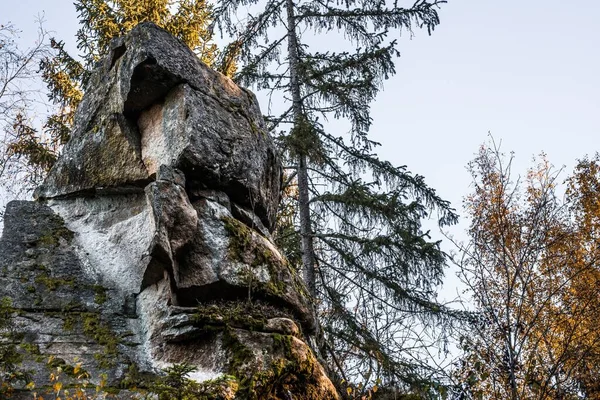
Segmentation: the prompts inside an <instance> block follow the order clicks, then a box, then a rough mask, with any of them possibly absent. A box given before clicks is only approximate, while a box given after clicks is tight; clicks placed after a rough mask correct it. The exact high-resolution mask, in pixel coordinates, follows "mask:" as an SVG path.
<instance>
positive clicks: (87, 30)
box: [10, 0, 218, 176]
mask: <svg viewBox="0 0 600 400" xmlns="http://www.w3.org/2000/svg"><path fill="white" fill-rule="evenodd" d="M74 5H75V8H76V10H77V12H78V13H79V23H80V29H79V31H78V32H77V48H78V49H79V50H80V52H81V53H80V54H79V57H75V56H73V55H72V54H69V53H68V52H67V51H66V50H65V44H64V42H63V41H59V40H56V39H52V40H51V41H50V45H51V47H52V49H53V50H54V54H53V56H49V57H46V58H45V59H44V60H43V61H42V62H41V63H40V70H41V72H42V78H43V80H44V82H45V83H46V85H47V86H48V97H49V99H50V100H51V101H52V102H53V103H54V105H55V106H56V107H55V109H54V112H52V113H51V114H50V116H49V117H48V118H47V120H46V121H45V123H43V129H44V131H45V132H44V133H45V134H46V135H45V136H46V137H47V138H49V140H45V141H42V140H41V139H40V137H41V135H39V133H38V132H37V130H36V129H35V128H34V127H32V125H31V121H29V120H28V119H27V118H25V117H24V116H23V115H20V116H19V117H18V118H17V119H15V122H14V127H13V135H14V136H15V137H16V140H15V141H13V143H11V144H10V150H11V152H12V153H13V154H16V155H22V156H25V157H27V158H28V160H29V163H30V164H32V165H33V166H34V167H37V168H38V169H39V170H41V171H47V170H49V169H50V167H52V165H53V164H54V161H55V160H56V157H57V155H58V152H59V151H60V149H61V148H62V145H63V144H64V143H66V141H67V140H68V139H69V132H70V128H71V124H72V121H73V117H74V114H75V109H76V108H77V105H78V104H79V102H80V101H81V99H82V97H83V90H84V88H85V84H86V81H87V79H88V77H89V75H90V73H91V70H92V68H93V67H94V64H95V63H96V62H97V61H98V60H99V59H100V58H101V57H102V56H103V55H104V54H106V53H107V51H108V46H109V44H110V41H111V39H113V38H114V37H118V36H121V35H124V34H125V33H127V32H128V31H129V30H131V29H132V28H133V27H135V26H136V25H137V24H139V23H141V22H144V21H152V22H154V23H156V24H157V25H159V26H161V27H163V28H164V29H166V30H167V31H169V32H171V33H172V34H173V35H175V36H176V37H178V38H179V39H181V40H183V41H184V42H185V43H186V44H187V45H188V46H189V47H190V48H191V49H192V50H193V51H195V52H196V53H197V54H198V57H200V58H201V59H202V61H204V62H205V63H207V64H208V65H211V64H213V62H214V60H215V58H216V56H217V54H218V53H217V48H216V45H215V44H214V43H213V42H212V40H211V39H212V34H211V33H210V29H209V25H210V23H211V20H210V13H211V7H210V5H209V4H208V3H207V2H206V0H177V1H171V0H144V1H138V0H76V1H75V3H74ZM43 175H44V174H43V173H42V174H41V176H43Z"/></svg>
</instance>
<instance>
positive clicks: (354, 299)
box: [214, 0, 457, 394]
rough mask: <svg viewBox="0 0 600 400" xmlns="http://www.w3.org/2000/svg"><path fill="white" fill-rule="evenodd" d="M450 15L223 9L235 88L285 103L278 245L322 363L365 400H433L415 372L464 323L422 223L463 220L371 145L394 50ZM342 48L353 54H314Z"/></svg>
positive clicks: (227, 3)
mask: <svg viewBox="0 0 600 400" xmlns="http://www.w3.org/2000/svg"><path fill="white" fill-rule="evenodd" d="M441 3H444V1H426V0H419V1H417V2H416V3H415V4H413V5H412V6H411V7H408V8H403V7H400V6H399V5H398V3H397V2H394V3H393V4H390V3H386V2H385V1H383V0H348V1H344V2H341V1H333V0H268V1H266V3H264V4H263V3H260V4H256V2H255V1H253V0H222V1H221V2H220V3H218V4H217V6H216V9H215V15H214V18H215V21H216V23H217V24H218V26H219V27H220V28H221V29H222V30H223V31H224V32H226V33H227V34H228V35H230V36H231V37H232V38H233V39H234V41H233V42H232V44H231V45H230V46H229V47H228V49H227V52H225V54H224V58H228V59H230V60H232V59H237V60H239V62H240V68H239V70H238V72H237V73H236V74H235V75H234V78H235V79H236V80H237V81H238V82H240V83H241V84H243V85H248V86H254V87H256V88H258V89H262V90H266V91H268V92H269V93H270V95H271V96H275V98H276V100H282V101H284V102H285V105H286V108H285V109H284V110H282V111H281V112H280V113H279V114H277V115H273V116H269V117H268V119H267V120H268V122H269V123H270V127H271V129H272V131H273V132H274V133H275V134H276V136H277V138H278V140H279V143H280V144H281V147H282V150H283V152H284V154H285V156H286V159H287V164H288V168H287V170H286V184H287V185H288V187H286V194H287V197H286V199H285V201H284V202H283V204H282V210H281V211H282V212H281V213H280V218H279V225H278V228H277V231H276V240H277V241H278V244H279V245H280V246H282V247H283V248H284V249H285V250H286V253H287V255H288V257H289V258H290V260H291V262H292V263H295V264H296V265H297V266H298V268H299V269H300V270H301V271H302V273H303V276H304V280H305V282H306V285H307V288H308V290H309V292H310V293H311V294H312V295H313V296H314V298H315V299H316V307H317V309H318V311H319V314H320V321H321V324H322V334H323V337H322V338H321V340H320V342H319V346H320V350H321V353H322V355H323V356H324V357H326V358H327V361H328V364H329V366H330V367H331V370H332V371H334V372H335V373H336V374H337V375H338V376H339V377H340V379H343V380H344V381H345V382H349V381H353V382H360V383H361V384H362V386H361V390H363V391H364V390H366V388H368V387H372V386H373V385H376V384H378V383H380V382H383V383H384V384H385V385H386V386H388V387H394V388H399V389H403V390H404V391H406V392H413V393H420V394H431V391H432V390H433V387H434V386H435V382H436V379H435V377H434V374H435V372H436V371H435V369H433V368H431V367H430V366H429V364H427V363H426V362H419V361H416V360H417V359H418V357H420V356H423V355H424V354H426V353H427V352H428V351H429V345H431V344H432V343H433V342H436V340H437V339H438V338H437V337H434V336H429V339H425V338H424V335H432V334H434V332H436V331H435V330H432V329H428V328H431V327H432V325H433V324H436V325H437V326H442V327H443V326H444V323H445V322H447V321H448V320H449V319H450V318H452V317H453V316H454V315H453V313H452V312H451V311H450V310H448V309H446V308H445V307H443V306H441V305H439V304H437V303H436V301H435V295H436V293H435V289H436V286H437V285H439V284H440V283H441V279H442V277H443V266H444V265H445V256H444V253H443V252H442V251H441V250H440V247H439V243H438V242H434V241H432V240H431V239H430V237H429V235H428V233H427V232H424V231H423V229H422V228H421V221H422V220H423V219H425V218H428V217H430V216H431V215H432V214H435V213H437V218H438V221H439V224H440V225H441V226H444V225H448V224H452V223H455V222H456V219H457V216H456V214H455V212H454V210H453V209H452V208H451V207H450V205H449V203H448V202H447V201H444V200H443V199H441V198H440V197H439V196H438V195H437V194H436V193H435V191H434V190H433V189H432V188H430V187H428V186H427V185H426V184H425V182H424V179H423V177H421V176H418V175H413V174H411V173H410V172H408V170H407V169H406V167H396V166H394V165H392V164H390V163H389V162H387V161H383V160H380V159H379V158H378V157H377V155H376V154H375V153H374V149H375V148H376V146H377V143H375V142H374V141H372V140H371V139H369V137H368V131H369V128H370V126H371V124H372V120H371V117H370V113H369V106H370V103H371V101H373V99H374V98H375V96H376V94H377V93H378V91H379V90H380V89H381V87H382V85H383V82H384V81H385V80H386V79H387V78H388V77H390V76H391V75H393V74H394V73H395V68H394V62H395V59H396V57H397V56H398V55H399V51H398V42H397V41H396V40H395V39H393V38H391V36H392V35H393V34H394V33H399V32H402V31H405V32H408V33H409V34H412V32H413V29H414V28H425V29H426V30H427V31H428V32H429V33H431V32H432V30H433V29H434V28H435V26H436V25H438V23H439V17H438V8H439V6H440V5H441ZM259 6H260V11H259V12H258V13H256V14H250V13H249V14H248V15H247V16H246V17H245V18H242V16H241V15H240V10H241V8H242V7H245V9H250V8H249V7H255V8H253V9H256V8H258V7H259ZM250 10H252V9H250ZM239 20H242V23H241V24H240V23H239V22H237V21H239ZM335 34H338V35H339V36H341V37H343V38H345V40H346V42H345V43H346V44H348V49H342V50H336V49H331V50H325V51H322V50H321V51H319V50H313V48H314V44H315V42H317V41H318V42H320V43H317V44H319V45H320V47H321V48H322V47H323V40H317V39H318V38H323V37H330V36H327V35H335ZM311 43H312V44H313V46H311ZM338 44H339V42H338ZM225 63H226V62H225ZM329 118H331V119H340V120H347V121H348V122H349V130H348V132H347V134H345V135H339V134H335V133H333V132H332V125H331V124H330V123H328V122H327V121H328V119H329ZM414 329H418V330H420V331H421V332H422V335H417V334H416V332H415V331H414ZM411 332H412V333H411ZM437 333H439V331H437ZM408 346H410V347H412V348H413V350H412V351H410V352H409V351H407V350H404V349H405V348H406V347H408ZM356 390H357V387H350V388H349V391H353V393H355V391H356Z"/></svg>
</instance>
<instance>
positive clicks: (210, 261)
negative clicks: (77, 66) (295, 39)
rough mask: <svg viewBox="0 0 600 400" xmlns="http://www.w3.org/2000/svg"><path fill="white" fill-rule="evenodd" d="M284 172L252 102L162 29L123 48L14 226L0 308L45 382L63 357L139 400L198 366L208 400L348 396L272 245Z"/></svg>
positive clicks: (18, 205) (14, 214)
mask: <svg viewBox="0 0 600 400" xmlns="http://www.w3.org/2000/svg"><path fill="white" fill-rule="evenodd" d="M280 173H281V172H280V165H279V161H278V160H277V158H276V157H275V153H274V148H273V144H272V142H271V139H270V138H269V136H268V135H267V134H266V133H265V131H264V127H263V122H262V120H261V118H260V110H259V109H258V106H257V104H256V101H255V99H254V97H253V96H252V94H251V93H249V92H247V91H245V90H243V89H240V88H238V87H237V86H235V85H234V84H233V83H232V82H231V81H230V80H228V79H227V78H225V77H223V76H221V75H219V74H217V73H215V72H213V71H211V70H209V69H208V68H206V67H205V66H203V65H202V64H201V63H200V62H199V61H198V60H197V58H196V57H195V56H194V55H193V54H192V53H191V52H190V51H189V50H188V49H187V48H185V46H183V45H182V44H181V43H180V42H179V41H177V40H176V39H174V38H173V37H171V36H170V35H168V34H167V33H166V32H164V31H162V30H160V29H159V28H157V27H155V26H154V25H152V24H142V25H141V26H139V27H137V28H135V29H134V30H133V31H132V32H131V33H130V34H129V35H127V36H126V37H125V38H121V39H119V40H116V41H115V42H114V47H113V52H112V54H111V55H110V56H109V57H108V58H107V59H105V60H104V61H103V62H102V63H101V67H100V68H99V69H98V70H97V71H95V72H94V74H93V77H92V83H91V86H90V88H89V90H88V91H87V92H86V95H85V96H84V99H83V101H82V104H81V106H80V108H79V109H78V111H77V118H76V121H75V127H74V130H73V134H72V139H71V141H70V142H69V143H68V145H67V146H66V148H65V152H64V154H63V155H62V157H61V158H60V159H59V161H58V162H57V164H56V166H55V167H54V169H53V170H52V171H51V173H50V175H49V177H48V179H47V181H46V182H45V184H44V185H43V186H42V187H41V188H40V189H39V190H38V192H37V195H38V202H13V203H10V205H9V207H8V209H7V211H6V215H5V221H4V222H5V227H4V231H3V236H2V238H1V239H0V298H3V297H9V298H11V299H12V302H13V307H14V313H13V318H14V324H13V326H14V327H15V328H16V331H17V332H16V333H17V335H16V336H11V337H12V338H13V339H11V340H13V341H14V343H15V344H18V345H20V346H21V350H20V351H21V352H22V353H23V354H24V355H25V366H26V367H28V368H31V369H32V370H34V371H35V374H34V381H35V382H36V385H37V386H38V387H39V386H43V385H46V384H49V381H48V377H49V372H50V371H49V370H48V367H47V364H46V361H47V360H48V358H49V357H54V359H55V360H57V361H56V362H58V363H59V364H61V365H63V366H64V369H65V370H69V368H70V370H72V368H71V367H70V366H73V365H74V364H75V363H78V362H80V363H81V367H82V368H83V369H84V370H85V371H87V372H89V374H90V376H91V379H92V381H94V382H97V381H98V379H99V377H100V374H101V373H107V376H108V384H109V386H110V387H111V389H112V390H115V391H120V390H121V391H122V392H121V394H120V395H119V396H120V398H130V397H131V396H130V392H129V391H128V390H129V389H132V388H133V387H144V386H146V387H147V386H148V385H149V384H150V382H151V381H152V380H153V379H157V378H156V376H157V375H160V374H161V370H162V369H164V368H167V367H170V366H173V365H174V364H183V363H185V364H189V365H192V366H194V367H195V368H196V370H195V372H193V373H192V374H191V375H190V377H191V378H192V379H194V380H196V381H198V382H202V386H201V387H200V389H199V390H201V391H202V393H203V394H202V395H203V396H205V397H206V398H224V399H260V398H269V399H297V400H306V399H337V394H336V392H335V389H334V387H333V385H332V384H331V381H330V380H329V379H328V377H327V375H326V374H325V372H324V370H323V368H322V366H321V365H320V364H319V362H318V361H317V359H316V358H315V355H314V354H313V352H312V350H311V349H310V346H309V345H308V344H307V343H311V342H312V339H313V336H312V335H314V333H315V330H316V323H315V316H314V312H313V307H312V305H311V302H310V300H309V297H308V295H307V292H306V289H305V288H304V285H303V283H302V281H301V279H300V278H299V276H298V273H297V271H295V270H294V269H293V268H291V267H290V266H289V265H288V262H287V260H286V259H285V257H283V256H282V255H281V254H280V252H279V250H278V249H277V247H276V246H275V245H274V243H273V241H272V239H271V237H270V229H272V227H273V223H274V213H275V210H276V208H277V205H278V201H279V180H280ZM0 333H1V332H0ZM1 338H2V335H0V339H1ZM0 344H1V343H0ZM73 379H74V377H67V378H66V383H73ZM86 379H87V378H86ZM201 398H204V397H201Z"/></svg>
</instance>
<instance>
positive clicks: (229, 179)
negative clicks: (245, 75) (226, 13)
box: [36, 23, 282, 229]
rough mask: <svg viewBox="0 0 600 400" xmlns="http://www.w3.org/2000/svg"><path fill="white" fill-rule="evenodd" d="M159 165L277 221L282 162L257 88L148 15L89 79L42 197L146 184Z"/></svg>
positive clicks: (270, 222)
mask: <svg viewBox="0 0 600 400" xmlns="http://www.w3.org/2000/svg"><path fill="white" fill-rule="evenodd" d="M160 165H167V166H171V167H174V168H177V169H179V170H181V171H183V172H184V173H185V176H186V180H187V184H188V188H191V189H194V188H197V189H207V188H208V189H216V190H220V191H223V192H225V193H226V194H227V195H228V196H229V197H230V198H231V199H232V201H234V202H235V203H237V204H239V205H242V206H244V207H246V208H250V209H252V210H253V211H254V213H255V214H256V215H257V216H258V217H259V218H260V220H261V221H262V223H263V224H264V225H265V226H266V227H267V228H268V229H271V228H272V227H273V224H274V218H275V212H276V210H277V204H278V202H279V190H280V185H281V176H282V175H281V174H282V172H281V171H282V170H281V165H280V163H279V161H278V159H277V157H276V156H275V148H274V146H273V143H272V140H271V138H270V136H269V135H268V134H267V133H266V130H265V124H264V121H263V120H262V116H261V113H260V109H259V107H258V104H257V102H256V99H255V97H254V95H253V94H252V93H250V92H249V91H247V90H245V89H242V88H240V87H238V86H237V85H235V84H234V83H233V82H232V81H231V80H230V79H229V78H227V77H225V76H223V75H221V74H219V73H217V72H215V71H213V70H211V69H209V68H208V67H206V66H205V65H204V64H202V62H201V61H200V60H199V59H198V57H197V56H196V55H195V54H194V53H193V52H192V51H191V50H189V49H188V48H187V47H186V46H185V45H184V44H183V43H181V42H180V41H179V40H177V39H176V38H174V37H173V36H171V35H170V34H168V33H167V32H165V31H163V30H162V29H160V28H158V27H156V26H155V25H153V24H150V23H145V24H141V25H140V26H138V27H136V28H135V29H133V31H132V32H131V33H129V34H128V35H127V36H126V37H125V38H122V39H120V40H116V41H115V42H114V43H113V50H112V52H111V54H110V56H109V57H107V58H106V59H105V60H104V61H103V62H102V63H101V64H100V66H99V67H98V69H96V70H95V71H94V73H93V75H92V77H91V79H90V82H89V84H88V88H87V91H86V95H85V97H84V99H83V100H82V102H81V104H80V106H79V108H78V110H77V113H76V116H75V121H74V128H73V131H72V138H71V140H70V141H69V143H68V144H67V145H66V146H65V149H64V153H63V157H61V158H60V159H59V160H58V161H57V163H56V165H55V166H54V168H53V169H52V171H51V172H50V174H49V176H48V179H47V180H46V182H45V183H44V184H43V185H42V186H41V187H40V188H39V189H38V190H37V192H36V197H37V198H39V199H48V198H56V197H64V196H71V197H72V196H76V195H78V194H83V193H87V194H90V193H96V192H98V191H103V192H111V191H119V192H122V191H124V190H126V189H127V188H129V189H130V190H135V188H140V187H144V186H145V185H146V184H147V183H148V182H150V181H151V180H152V179H153V177H154V176H155V174H156V172H157V168H158V167H159V166H160Z"/></svg>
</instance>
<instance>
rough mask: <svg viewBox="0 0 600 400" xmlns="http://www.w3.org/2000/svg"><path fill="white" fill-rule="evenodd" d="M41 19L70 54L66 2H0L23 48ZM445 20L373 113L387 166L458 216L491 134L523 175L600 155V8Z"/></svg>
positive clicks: (589, 0) (559, 4)
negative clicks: (544, 164) (472, 167)
mask: <svg viewBox="0 0 600 400" xmlns="http://www.w3.org/2000/svg"><path fill="white" fill-rule="evenodd" d="M41 12H45V19H46V28H47V29H49V30H52V31H54V32H55V34H56V36H57V37H58V38H61V39H63V40H64V41H65V42H66V43H67V46H68V48H69V49H74V48H75V37H74V35H75V32H76V30H77V23H76V13H75V10H74V7H73V5H72V1H71V0H20V1H13V0H0V23H5V22H6V21H12V22H13V23H14V24H15V25H16V26H18V27H20V28H21V29H22V30H23V34H22V41H23V43H27V41H32V40H33V39H34V37H35V35H34V33H35V31H34V26H35V25H34V24H33V21H34V17H35V15H37V14H39V13H41ZM440 15H441V20H442V22H441V25H440V26H439V27H438V28H437V29H436V30H435V32H434V33H433V35H432V36H431V37H429V36H427V34H426V32H423V31H416V36H415V37H414V38H412V39H409V38H408V37H405V38H403V39H402V40H401V52H402V57H401V59H400V60H398V62H397V75H396V76H395V77H393V78H392V79H390V80H389V81H388V82H386V85H385V89H384V91H383V92H382V93H381V94H380V96H379V98H378V100H377V101H376V103H375V104H374V105H373V113H372V116H373V118H374V121H375V122H374V126H373V128H372V134H373V138H374V139H375V140H377V141H379V142H381V143H382V144H383V146H382V147H381V148H380V149H379V154H380V155H381V157H382V158H384V159H387V160H389V161H391V162H392V163H394V164H396V165H407V166H408V168H409V170H411V171H412V172H414V173H418V174H421V175H424V176H425V178H426V180H427V182H428V184H429V185H430V186H432V187H434V188H436V189H437V191H438V193H439V194H440V195H441V196H442V197H443V198H446V199H448V200H450V201H451V202H452V203H453V204H454V206H455V207H456V208H457V209H458V210H459V211H462V210H461V201H462V198H463V197H464V196H465V195H466V194H467V193H469V191H470V188H469V183H470V177H469V174H468V173H467V171H466V169H465V166H466V164H467V162H468V161H470V160H471V159H472V158H473V156H474V153H475V152H476V151H477V149H478V147H479V145H480V144H482V143H483V142H484V141H486V140H487V134H488V131H489V132H491V133H492V134H493V135H494V137H495V139H496V140H502V148H503V149H504V150H505V151H506V152H509V151H514V152H515V153H516V157H517V158H516V162H515V167H516V168H517V169H518V171H519V172H521V173H524V172H525V169H526V168H527V167H528V165H529V164H530V161H531V158H532V156H533V155H535V154H539V153H540V152H541V151H544V152H546V153H547V155H548V158H549V159H550V161H551V162H552V163H553V164H554V165H556V166H557V167H560V166H563V165H565V166H566V171H567V172H568V171H570V170H571V169H572V167H573V166H574V164H575V161H576V159H577V158H581V157H583V156H584V155H586V154H593V153H595V152H596V151H599V150H600V138H599V136H600V22H599V21H600V1H598V0H572V1H564V0H562V1H558V0H545V1H543V0H504V1H494V0H449V1H448V3H447V4H444V5H443V6H442V8H441V11H440ZM264 107H266V105H265V106H264ZM466 222H467V221H463V223H462V224H461V226H460V227H459V228H457V229H455V230H453V232H455V233H459V232H460V231H461V230H464V228H465V226H466Z"/></svg>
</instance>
